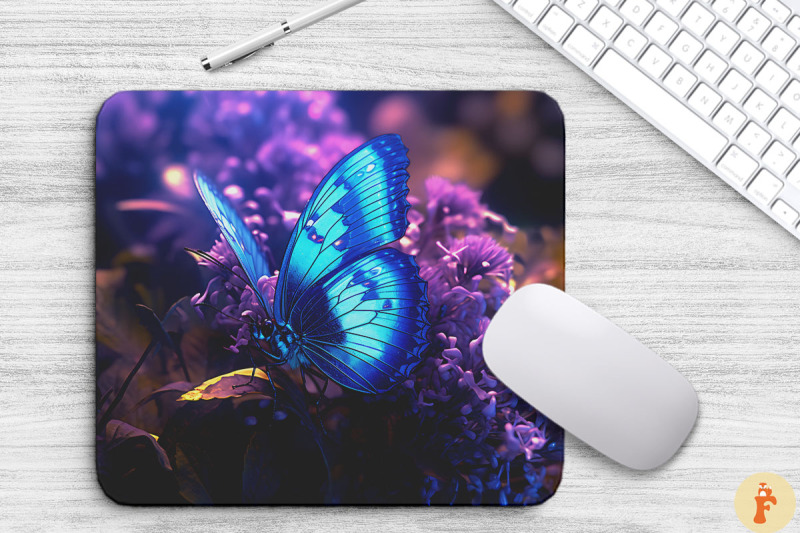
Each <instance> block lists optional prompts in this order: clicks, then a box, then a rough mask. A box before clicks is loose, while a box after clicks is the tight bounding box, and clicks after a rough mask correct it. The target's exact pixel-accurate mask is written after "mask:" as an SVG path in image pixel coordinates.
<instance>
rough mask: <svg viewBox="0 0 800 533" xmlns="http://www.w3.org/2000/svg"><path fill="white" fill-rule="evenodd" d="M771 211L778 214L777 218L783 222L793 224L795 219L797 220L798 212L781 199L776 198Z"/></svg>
mask: <svg viewBox="0 0 800 533" xmlns="http://www.w3.org/2000/svg"><path fill="white" fill-rule="evenodd" d="M772 212H773V213H775V214H776V215H778V219H779V220H781V221H782V222H784V223H785V224H790V225H791V224H794V222H795V220H797V217H798V213H797V211H795V210H794V209H792V207H791V206H790V205H789V204H787V203H786V202H784V201H783V200H778V201H776V202H775V204H774V205H773V206H772Z"/></svg>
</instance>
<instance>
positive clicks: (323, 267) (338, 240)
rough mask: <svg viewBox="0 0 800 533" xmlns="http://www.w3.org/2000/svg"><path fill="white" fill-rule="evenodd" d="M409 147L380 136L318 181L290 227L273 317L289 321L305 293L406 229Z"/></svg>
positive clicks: (399, 141) (397, 137)
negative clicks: (301, 211)
mask: <svg viewBox="0 0 800 533" xmlns="http://www.w3.org/2000/svg"><path fill="white" fill-rule="evenodd" d="M406 152H408V149H407V148H406V147H405V146H404V145H403V143H402V141H401V140H400V136H398V135H382V136H380V137H376V138H375V139H372V140H371V141H368V142H366V143H365V144H363V145H361V146H360V147H358V148H356V149H355V150H353V151H352V152H351V153H350V154H348V155H347V156H346V157H344V158H343V159H342V160H341V161H339V163H338V164H337V165H336V166H335V167H334V168H333V169H332V170H331V171H330V172H328V174H327V175H326V176H325V178H324V179H323V180H322V182H320V184H319V185H318V186H317V188H316V190H315V191H314V194H313V195H312V197H311V199H310V200H309V201H308V204H307V205H306V208H305V209H304V210H303V213H302V214H301V215H300V218H299V219H298V221H297V225H296V226H295V228H294V232H293V233H292V236H291V238H290V239H289V245H288V247H287V249H286V254H285V255H284V258H283V263H282V266H281V270H280V275H279V276H278V283H277V287H276V289H275V319H276V321H277V322H278V324H279V325H284V324H286V323H289V322H292V320H293V319H292V316H291V314H292V313H293V312H295V311H296V310H297V308H298V305H297V304H298V302H299V301H301V300H302V299H303V298H304V296H305V294H306V292H307V291H308V290H309V289H310V288H312V287H314V286H315V285H316V284H317V283H319V282H320V281H321V280H322V279H323V278H325V276H327V275H328V274H330V273H331V272H334V271H337V270H338V269H340V268H342V267H344V266H345V265H348V264H349V263H351V262H353V261H355V260H357V259H359V258H360V257H361V256H362V255H364V254H365V253H368V252H370V251H372V250H375V249H377V248H379V247H380V246H383V245H384V244H388V243H390V242H394V241H396V240H397V239H399V238H400V237H402V236H403V235H404V234H405V231H406V226H407V225H408V221H407V219H406V212H407V211H408V208H409V204H408V201H407V200H406V194H408V186H407V185H406V181H407V180H408V172H407V171H406V167H407V166H408V158H407V157H406Z"/></svg>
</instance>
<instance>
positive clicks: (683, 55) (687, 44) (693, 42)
mask: <svg viewBox="0 0 800 533" xmlns="http://www.w3.org/2000/svg"><path fill="white" fill-rule="evenodd" d="M669 49H670V51H671V52H672V54H673V55H674V56H675V57H677V58H678V59H680V60H681V61H683V62H684V63H686V64H687V65H690V64H691V63H692V61H694V58H695V57H697V54H699V53H700V50H702V49H703V45H702V44H700V41H698V40H697V39H695V38H694V37H692V36H691V35H689V32H687V31H682V32H680V33H679V34H678V36H677V37H675V40H674V41H672V44H671V45H670V47H669Z"/></svg>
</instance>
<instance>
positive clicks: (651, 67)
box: [639, 44, 672, 79]
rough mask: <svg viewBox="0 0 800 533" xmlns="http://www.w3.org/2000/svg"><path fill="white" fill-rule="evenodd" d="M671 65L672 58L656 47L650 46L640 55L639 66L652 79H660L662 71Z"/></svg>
mask: <svg viewBox="0 0 800 533" xmlns="http://www.w3.org/2000/svg"><path fill="white" fill-rule="evenodd" d="M670 63H672V58H671V57H670V56H669V55H668V54H667V53H666V52H663V51H662V50H661V49H659V48H658V46H656V45H654V44H651V45H650V47H649V48H648V49H647V51H646V52H645V53H644V54H643V55H642V58H641V59H640V60H639V64H640V65H641V66H642V68H643V69H645V70H646V71H647V72H649V73H650V74H651V75H652V76H653V77H654V78H656V79H658V78H661V75H662V74H664V71H665V70H667V67H668V66H669V65H670Z"/></svg>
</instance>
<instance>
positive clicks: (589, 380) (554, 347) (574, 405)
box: [483, 284, 697, 470]
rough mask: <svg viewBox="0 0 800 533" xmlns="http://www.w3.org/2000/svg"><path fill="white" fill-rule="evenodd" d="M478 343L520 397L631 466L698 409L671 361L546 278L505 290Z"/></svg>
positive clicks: (647, 459) (682, 432) (664, 450)
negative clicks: (545, 281) (510, 291)
mask: <svg viewBox="0 0 800 533" xmlns="http://www.w3.org/2000/svg"><path fill="white" fill-rule="evenodd" d="M483 353H484V358H485V359H486V364H487V365H488V366H489V369H490V370H491V371H492V372H493V373H494V375H495V376H497V377H498V378H499V379H500V380H501V381H503V383H505V384H506V385H508V386H509V387H510V388H511V389H512V390H513V391H514V392H515V393H517V395H519V396H520V397H521V398H522V399H524V400H525V401H526V402H528V403H529V404H531V405H532V406H533V407H535V408H536V409H537V410H538V411H539V412H541V413H542V414H544V415H545V416H547V417H548V418H550V419H551V420H553V421H554V422H555V423H557V424H558V425H560V426H561V427H563V428H564V429H565V430H567V431H569V432H570V433H572V434H573V435H575V436H576V437H578V438H579V439H581V440H582V441H584V442H585V443H587V444H588V445H590V446H592V447H593V448H595V449H597V450H598V451H599V452H601V453H603V454H605V455H607V456H608V457H610V458H611V459H613V460H615V461H617V462H619V463H621V464H623V465H625V466H627V467H630V468H634V469H637V470H648V469H651V468H655V467H657V466H660V465H661V464H663V463H664V462H666V461H667V460H668V459H669V458H670V457H672V455H673V454H674V453H675V452H676V451H678V448H680V446H681V444H682V443H683V441H684V440H685V439H686V437H687V436H688V435H689V432H690V431H691V429H692V427H693V426H694V422H695V420H696V418H697V394H696V393H695V391H694V389H693V388H692V386H691V385H690V384H689V382H688V381H686V379H685V378H684V377H683V376H682V375H681V374H679V373H678V371H677V370H675V369H674V368H673V367H672V366H670V365H669V364H668V363H667V362H666V361H664V360H663V359H661V358H660V357H659V356H658V355H656V354H655V353H654V352H653V351H651V350H650V349H649V348H647V347H645V346H644V345H643V344H642V343H640V342H639V341H637V340H636V339H634V338H633V337H632V336H631V335H629V334H628V333H626V332H625V331H623V330H622V329H620V328H619V327H618V326H616V325H614V324H613V323H611V322H610V321H609V320H608V319H606V318H604V317H603V316H601V315H599V314H598V313H597V312H595V311H593V310H592V309H590V308H589V307H587V306H586V305H584V304H582V303H581V302H579V301H578V300H576V299H574V298H572V297H571V296H568V295H567V294H565V293H564V292H562V291H560V290H558V289H556V288H553V287H551V286H549V285H541V284H535V285H528V286H525V287H523V288H521V289H519V290H517V291H516V292H515V293H513V294H512V295H511V296H510V297H509V299H508V300H507V301H506V302H505V303H504V304H503V305H502V306H501V307H500V309H499V310H498V312H497V314H496V315H495V316H494V318H493V319H492V322H491V324H489V327H488V329H487V330H486V334H485V335H484V339H483Z"/></svg>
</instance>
